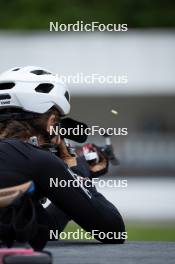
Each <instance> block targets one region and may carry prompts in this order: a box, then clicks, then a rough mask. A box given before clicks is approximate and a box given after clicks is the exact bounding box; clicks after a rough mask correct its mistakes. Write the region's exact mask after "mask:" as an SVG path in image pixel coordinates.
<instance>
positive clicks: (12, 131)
mask: <svg viewBox="0 0 175 264" xmlns="http://www.w3.org/2000/svg"><path fill="white" fill-rule="evenodd" d="M10 113H19V114H20V113H21V114H25V113H27V112H25V111H23V110H21V109H16V108H7V109H3V110H1V111H0V116H1V115H3V114H10ZM52 114H55V115H56V116H57V117H58V116H59V114H58V111H57V110H56V109H54V108H51V109H50V110H48V111H47V112H46V113H44V114H38V115H36V117H35V118H27V119H26V120H25V118H24V119H22V120H18V118H16V119H15V118H12V119H7V120H4V121H0V139H3V138H18V139H22V140H27V139H29V138H30V137H31V136H39V135H40V136H43V137H45V135H46V128H47V120H48V118H49V117H50V116H51V115H52Z"/></svg>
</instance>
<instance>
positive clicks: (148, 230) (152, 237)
mask: <svg viewBox="0 0 175 264" xmlns="http://www.w3.org/2000/svg"><path fill="white" fill-rule="evenodd" d="M77 229H79V230H81V227H79V226H78V225H77V224H76V223H74V222H73V221H72V222H69V224H68V225H67V227H66V228H65V230H64V232H66V233H68V232H76V231H77ZM126 231H127V234H128V240H129V241H175V224H174V223H172V222H169V223H157V224H155V223H148V224H146V223H138V222H137V223H127V225H126Z"/></svg>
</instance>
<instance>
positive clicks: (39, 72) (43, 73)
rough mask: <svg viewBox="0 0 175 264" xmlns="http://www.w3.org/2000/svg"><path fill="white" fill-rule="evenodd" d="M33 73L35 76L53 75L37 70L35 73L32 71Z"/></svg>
mask: <svg viewBox="0 0 175 264" xmlns="http://www.w3.org/2000/svg"><path fill="white" fill-rule="evenodd" d="M31 73H33V74H35V75H48V74H51V73H50V72H47V71H43V70H35V71H31Z"/></svg>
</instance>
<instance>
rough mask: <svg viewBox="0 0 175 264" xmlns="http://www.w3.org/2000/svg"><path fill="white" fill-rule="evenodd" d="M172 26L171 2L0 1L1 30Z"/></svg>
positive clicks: (173, 11)
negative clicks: (56, 23) (71, 25)
mask: <svg viewBox="0 0 175 264" xmlns="http://www.w3.org/2000/svg"><path fill="white" fill-rule="evenodd" d="M77 20H83V21H84V22H85V23H86V22H91V21H99V22H101V23H104V24H107V23H116V24H117V23H127V24H128V25H129V27H175V1H174V0H168V1H164V0H154V1H151V0H111V1H106V0H101V1H99V0H89V1H82V0H44V1H43V0H1V1H0V28H1V29H47V28H48V23H49V21H59V22H60V23H66V24H67V23H75V22H76V21H77Z"/></svg>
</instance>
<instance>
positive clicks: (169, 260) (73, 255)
mask: <svg viewBox="0 0 175 264" xmlns="http://www.w3.org/2000/svg"><path fill="white" fill-rule="evenodd" d="M46 250H48V251H50V252H51V253H52V256H53V264H79V263H81V264H112V263H115V264H117V263H119V264H175V242H152V241H151V242H142V241H139V242H135V241H134V242H132V241H129V242H126V243H125V244H124V245H104V244H101V243H98V242H93V241H92V242H89V241H88V242H86V241H81V242H78V241H59V242H51V243H49V245H48V247H47V248H46Z"/></svg>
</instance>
